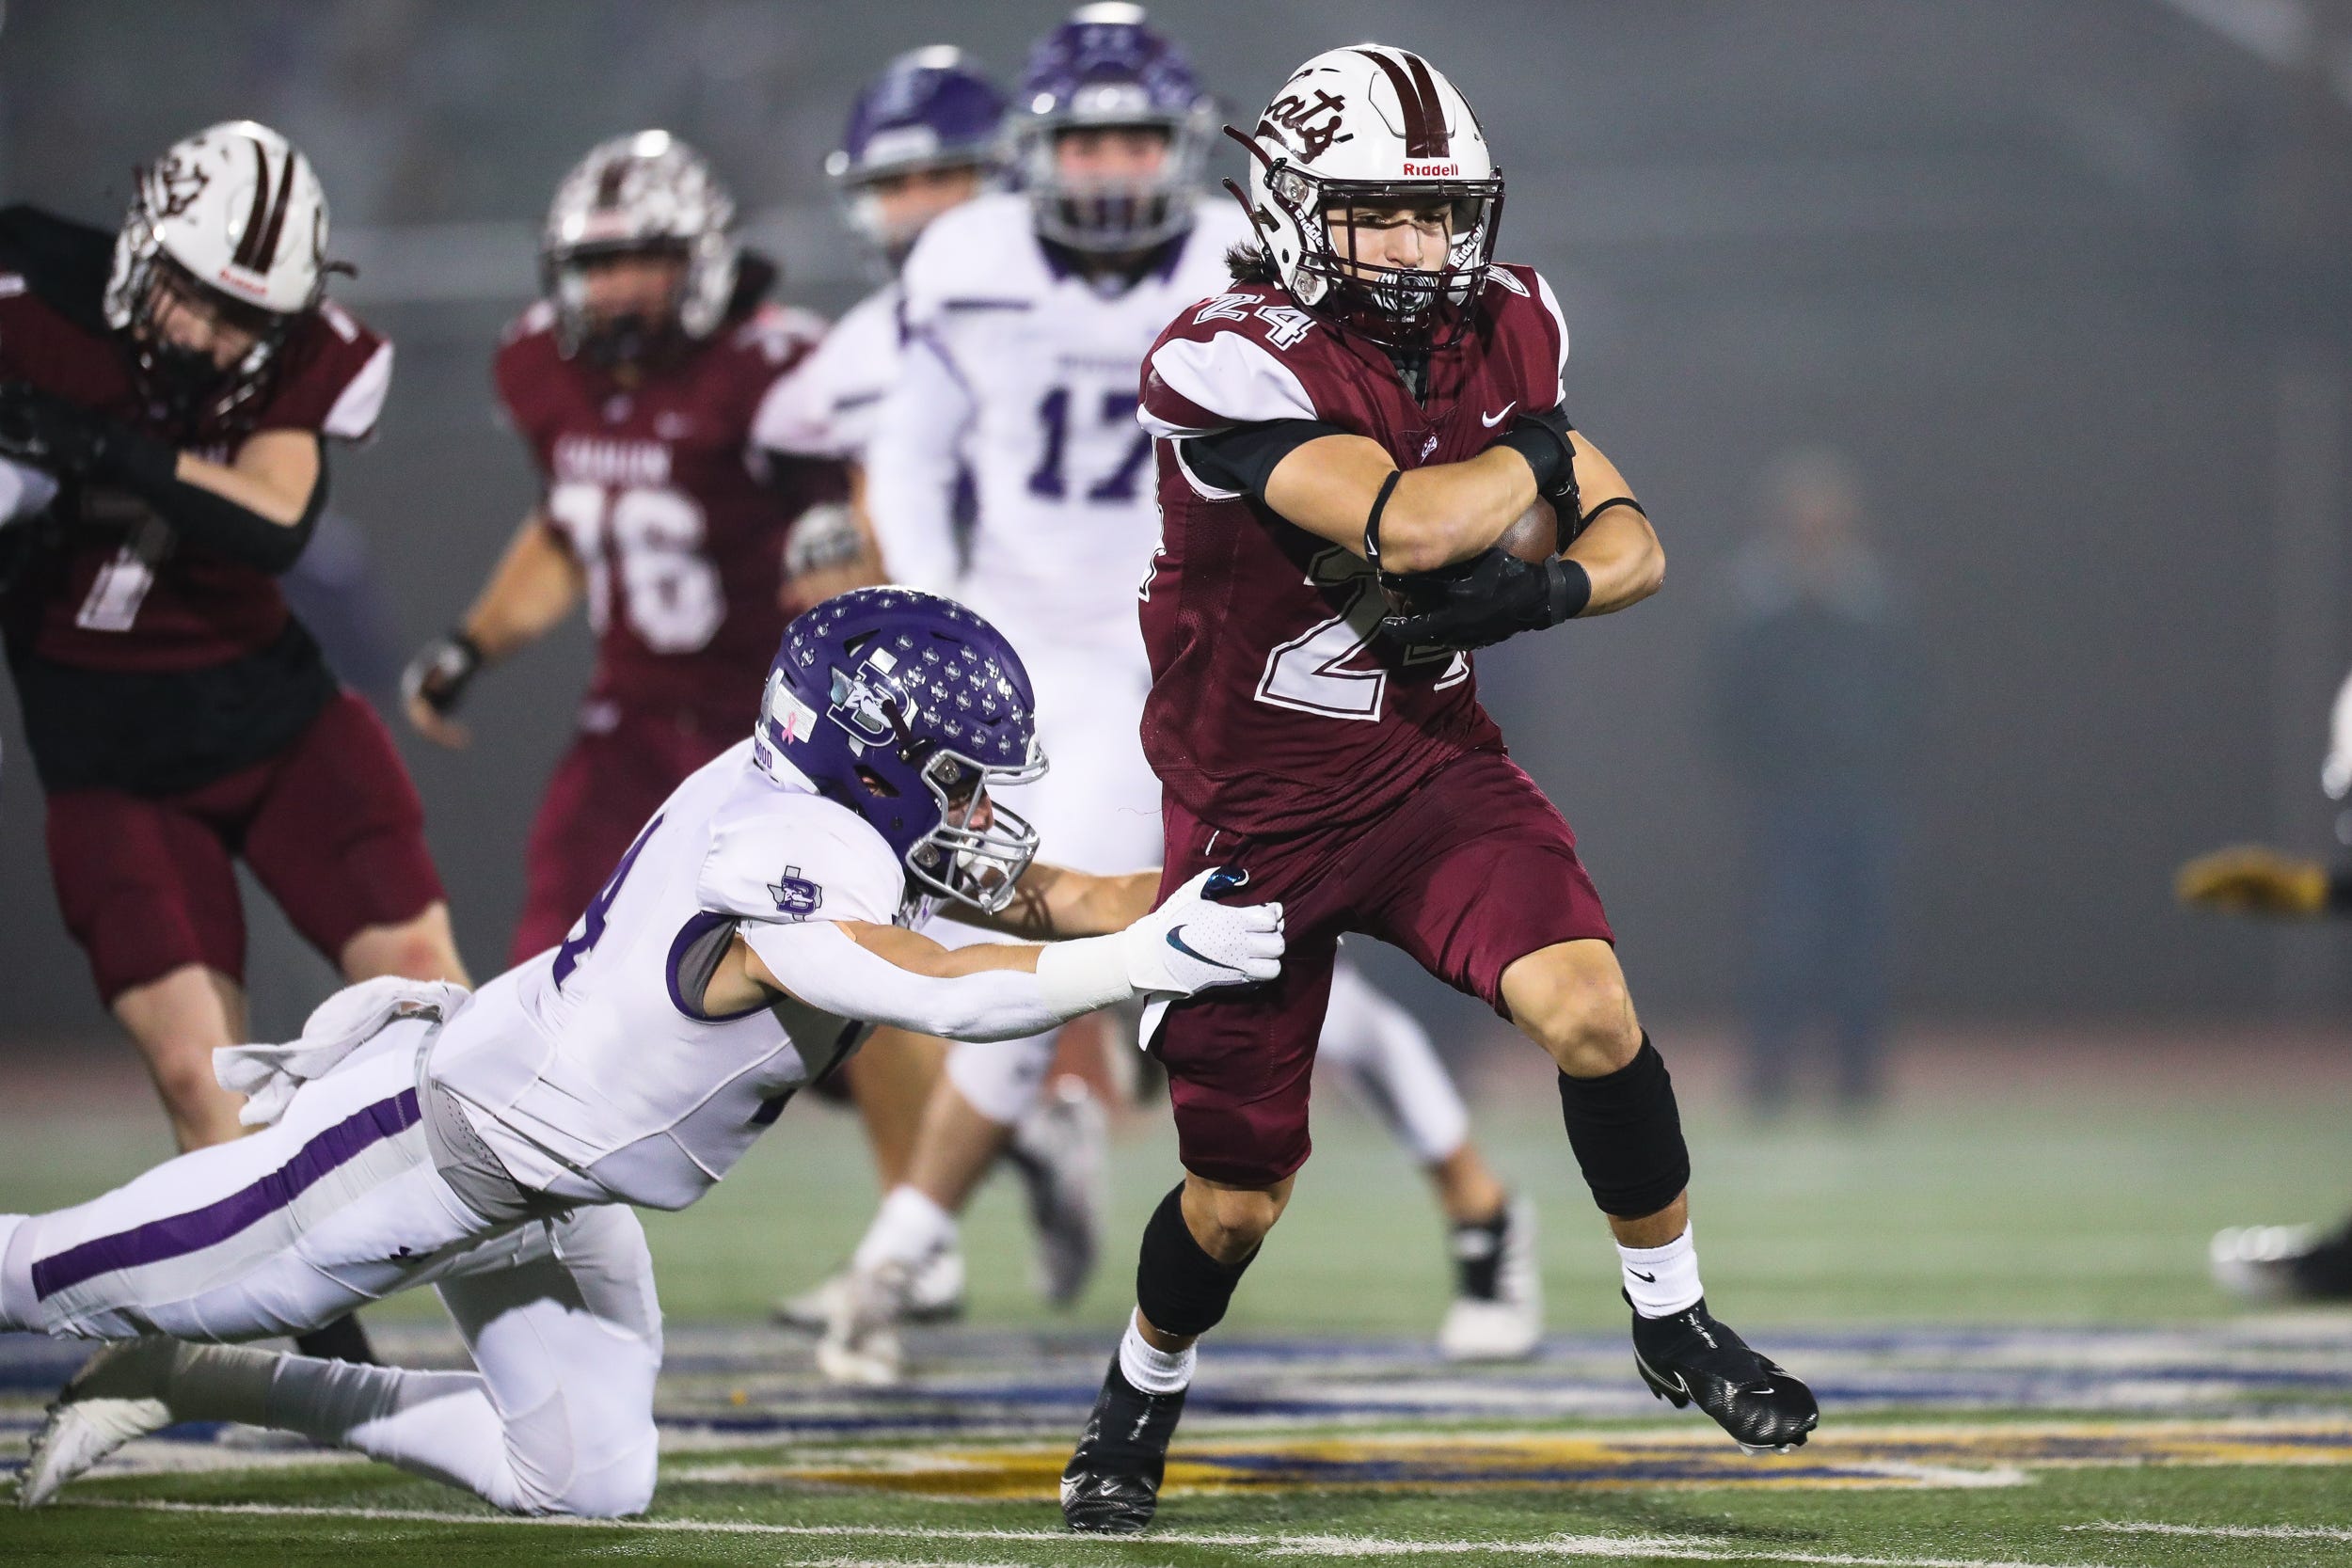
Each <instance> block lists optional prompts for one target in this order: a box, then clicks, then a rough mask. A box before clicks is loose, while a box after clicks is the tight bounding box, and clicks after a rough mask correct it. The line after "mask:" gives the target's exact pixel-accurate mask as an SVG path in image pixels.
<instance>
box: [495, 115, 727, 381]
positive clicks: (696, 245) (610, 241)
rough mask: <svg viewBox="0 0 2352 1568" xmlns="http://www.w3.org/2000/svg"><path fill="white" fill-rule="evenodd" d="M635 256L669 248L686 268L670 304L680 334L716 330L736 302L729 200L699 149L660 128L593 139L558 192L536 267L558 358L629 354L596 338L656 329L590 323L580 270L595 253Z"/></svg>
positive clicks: (623, 345)
mask: <svg viewBox="0 0 2352 1568" xmlns="http://www.w3.org/2000/svg"><path fill="white" fill-rule="evenodd" d="M637 251H667V252H670V253H672V254H675V255H676V256H677V257H678V258H679V259H680V260H681V261H684V262H685V270H684V272H683V273H682V274H681V275H680V277H679V282H678V290H677V295H676V297H675V299H674V300H672V302H671V309H672V313H673V315H674V317H675V325H676V327H677V329H678V330H679V331H681V332H683V333H684V334H685V335H686V337H687V338H689V339H702V338H707V337H708V336H710V334H711V333H712V332H713V331H715V330H717V328H718V326H719V324H720V323H721V322H722V321H723V320H724V319H725V318H726V313H727V306H728V304H729V302H730V301H732V300H733V299H734V297H735V286H736V275H737V268H738V266H739V262H740V260H741V252H740V250H739V246H738V245H737V242H736V237H735V198H733V197H732V196H729V195H728V194H727V188H726V186H725V185H723V184H722V183H720V181H719V176H718V175H717V174H716V173H715V172H713V171H712V169H711V167H710V165H709V164H708V163H707V162H706V161H705V160H704V158H703V155H702V154H701V153H699V152H697V151H695V150H693V149H692V148H691V147H689V146H687V145H686V144H685V143H684V142H682V141H680V140H678V139H677V137H675V136H674V135H670V133H669V132H667V131H638V132H634V133H631V134H630V135H625V136H614V137H613V138H612V139H611V140H610V141H604V142H599V143H597V144H596V146H595V147H594V148H592V149H590V150H589V152H588V155H587V156H586V157H585V158H582V159H581V160H580V162H579V163H577V164H575V165H574V166H572V170H571V172H570V173H569V174H566V175H565V176H564V182H563V183H562V184H560V185H558V186H557V187H556V190H555V200H554V201H553V202H552V203H550V204H549V205H548V221H547V226H546V228H545V229H543V230H541V231H540V236H539V269H540V275H541V276H540V281H541V283H542V285H543V286H544V287H545V288H546V290H547V293H548V298H549V299H550V300H552V301H553V302H554V304H555V309H556V318H557V332H558V337H559V341H561V342H562V344H563V346H564V352H565V353H566V354H571V353H574V352H577V351H578V350H579V349H580V348H581V347H582V346H584V345H586V346H596V347H598V348H599V349H600V350H601V351H602V352H605V353H608V354H611V355H612V356H616V357H621V358H628V357H630V356H631V354H632V352H634V350H633V349H632V348H631V346H630V345H628V344H627V343H625V342H620V341H610V342H602V343H598V342H596V340H597V339H598V337H599V335H601V336H603V337H605V338H608V339H628V338H633V337H636V336H639V335H641V334H644V333H647V332H655V333H658V332H659V331H660V325H659V324H651V323H638V324H625V325H622V326H620V327H618V328H615V327H613V326H612V324H603V325H599V324H595V323H592V322H591V321H590V320H589V315H588V288H587V279H586V275H585V272H584V270H583V269H584V268H585V267H586V266H587V265H589V264H592V263H593V262H594V261H596V258H598V257H600V256H613V255H620V254H627V253H629V252H637ZM637 346H639V347H642V346H643V345H637Z"/></svg>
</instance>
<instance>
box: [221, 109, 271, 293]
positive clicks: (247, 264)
mask: <svg viewBox="0 0 2352 1568" xmlns="http://www.w3.org/2000/svg"><path fill="white" fill-rule="evenodd" d="M246 142H247V143H248V144H250V145H251V147H252V149H253V162H254V164H255V165H256V166H257V167H258V168H259V169H260V173H259V174H258V175H257V176H256V178H255V179H254V182H253V210H252V211H251V212H249V213H247V214H246V216H245V236H244V237H243V238H242V239H240V240H238V241H237V253H236V254H235V255H234V256H232V257H230V261H234V262H235V263H236V264H237V265H238V266H241V267H244V268H246V270H247V271H250V272H259V271H261V270H262V266H261V263H260V261H257V260H256V258H258V257H259V256H260V255H261V253H262V231H263V230H267V229H268V228H269V152H268V150H266V149H264V148H263V147H262V144H261V143H260V142H259V141H256V140H254V138H253V137H251V136H247V137H246Z"/></svg>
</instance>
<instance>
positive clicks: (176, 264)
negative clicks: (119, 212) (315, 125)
mask: <svg viewBox="0 0 2352 1568" xmlns="http://www.w3.org/2000/svg"><path fill="white" fill-rule="evenodd" d="M330 270H332V269H330V268H329V266H328V264H327V261H326V192H325V191H324V190H322V189H321V188H320V187H319V177H318V175H317V173H316V172H315V171H314V170H313V169H312V168H311V167H310V159H308V158H306V157H304V156H303V155H302V154H301V153H300V152H299V151H297V150H295V149H294V145H293V144H292V143H291V142H289V141H287V140H286V138H285V137H283V136H281V135H278V133H277V132H275V131H273V130H271V129H270V128H269V127H268V126H266V125H262V124H260V123H258V122H257V121H254V120H250V119H231V120H225V121H223V122H222V123H220V124H218V125H212V126H207V127H206V128H205V129H203V130H201V131H199V132H198V133H197V134H196V135H192V136H189V137H187V138H185V139H184V140H182V141H177V142H174V143H173V144H172V145H171V146H170V147H169V148H167V150H165V152H164V155H163V156H162V157H160V158H158V159H156V160H155V161H154V162H153V163H151V164H149V165H147V166H144V167H142V168H140V169H139V170H138V171H137V174H136V177H135V182H134V186H133V190H132V194H131V205H130V210H129V211H128V212H127V213H125V214H123V219H122V228H121V230H120V231H119V233H118V234H117V235H116V236H115V253H114V271H113V274H112V276H111V277H108V279H107V281H106V294H105V312H106V322H107V325H110V326H112V327H114V328H115V329H116V330H117V331H126V332H129V333H130V334H131V335H132V338H133V340H134V342H135V350H136V353H137V355H138V357H139V363H140V368H141V370H142V372H145V375H146V378H147V380H148V382H149V386H148V390H149V392H150V393H151V395H152V396H155V397H157V398H158V399H159V400H161V401H164V402H167V403H169V404H174V405H176V406H178V407H179V408H180V409H181V410H182V411H183V412H187V413H197V412H209V413H211V414H212V415H214V416H216V417H225V416H229V415H230V414H232V413H233V412H234V411H235V410H236V409H238V408H239V407H243V406H249V405H251V404H253V403H254V402H255V401H256V400H257V398H258V395H259V393H260V391H261V389H262V387H263V386H264V385H265V383H266V382H267V380H268V377H269V375H270V373H271V372H272V371H273V370H274V368H275V361H276V358H277V355H278V347H279V345H280V344H281V342H282V341H283V340H284V338H285V335H286V333H287V332H288V331H290V330H291V329H292V328H293V326H294V323H295V322H296V321H298V320H299V319H300V318H301V317H302V316H304V315H305V314H307V313H308V312H310V310H312V309H316V307H317V305H318V303H319V300H320V297H321V296H322V294H323V293H325V287H326V274H327V273H328V271H330ZM191 284H192V285H194V286H195V290H196V293H197V294H198V296H199V297H200V298H202V299H203V300H205V301H206V302H207V303H209V305H210V306H211V307H212V309H213V310H214V312H215V314H216V315H218V316H221V317H223V318H225V319H227V320H229V321H230V322H231V323H233V324H234V325H236V326H237V327H239V328H240V329H241V330H243V331H245V332H246V333H248V334H250V335H251V337H252V338H253V340H254V344H253V347H252V349H251V350H250V351H249V352H248V353H247V354H246V356H245V357H244V358H243V359H242V360H240V361H239V362H238V363H237V364H236V365H234V366H231V367H230V369H228V370H227V371H225V372H223V371H220V370H218V369H217V368H216V367H214V366H213V365H212V364H211V362H210V360H209V359H206V358H205V357H203V356H189V355H187V354H185V353H182V352H178V351H175V350H174V349H173V348H172V347H171V345H169V344H167V343H165V342H163V341H161V340H160V338H159V336H158V335H157V334H156V333H155V332H153V331H152V330H151V320H152V316H153V312H154V311H156V310H157V309H159V308H160V307H161V304H162V302H163V298H164V294H165V293H166V292H167V291H176V292H178V293H183V294H184V293H187V290H188V286H189V285H191Z"/></svg>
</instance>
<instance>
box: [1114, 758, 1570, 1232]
mask: <svg viewBox="0 0 2352 1568" xmlns="http://www.w3.org/2000/svg"><path fill="white" fill-rule="evenodd" d="M1165 816H1166V819H1167V832H1168V865H1167V869H1166V871H1165V872H1164V873H1163V874H1162V879H1161V882H1160V895H1161V896H1162V897H1166V896H1167V895H1168V892H1169V891H1170V890H1172V889H1174V888H1177V887H1180V886H1182V885H1183V884H1184V882H1185V881H1187V880H1189V879H1191V878H1193V877H1195V876H1197V875H1198V874H1200V872H1201V871H1204V870H1206V869H1208V868H1209V867H1211V866H1216V865H1230V866H1239V867H1240V868H1242V869H1243V870H1245V871H1247V872H1248V874H1249V880H1248V885H1247V891H1245V892H1241V893H1237V894H1234V895H1232V897H1233V898H1234V899H1236V900H1243V899H1246V900H1248V901H1252V902H1256V901H1261V900H1276V899H1279V900H1280V902H1281V903H1282V905H1283V924H1284V927H1285V928H1286V930H1287V932H1288V938H1289V945H1288V949H1287V951H1286V953H1285V954H1284V957H1283V959H1282V973H1281V975H1280V977H1279V978H1278V979H1275V980H1273V981H1270V982H1268V983H1267V984H1265V985H1262V986H1249V987H1246V988H1240V989H1236V990H1212V991H1206V992H1203V993H1202V994H1201V995H1200V996H1197V997H1194V998H1192V999H1191V1000H1189V1001H1185V1002H1180V1003H1178V1004H1176V1005H1175V1006H1172V1007H1170V1008H1169V1009H1168V1014H1167V1017H1166V1019H1165V1021H1164V1022H1162V1023H1161V1025H1160V1028H1159V1031H1158V1033H1157V1035H1156V1036H1155V1037H1154V1038H1153V1040H1152V1054H1154V1055H1156V1056H1157V1057H1159V1058H1160V1060H1161V1061H1162V1062H1163V1063H1165V1064H1166V1066H1167V1068H1168V1093H1169V1098H1170V1099H1171V1101H1173V1102H1174V1105H1175V1111H1176V1134H1177V1151H1178V1155H1179V1157H1180V1158H1181V1159H1182V1160H1183V1161H1184V1168H1185V1169H1186V1170H1189V1171H1191V1172H1193V1173H1194V1174H1195V1175H1198V1176H1201V1177H1205V1178H1207V1179H1208V1180H1212V1181H1223V1182H1230V1183H1232V1184H1233V1185H1236V1186H1245V1187H1263V1186H1271V1185H1272V1184H1273V1183H1275V1182H1277V1181H1279V1180H1282V1178H1284V1177H1286V1176H1289V1175H1290V1174H1291V1173H1292V1172H1294V1171H1295V1170H1297V1169H1298V1167H1299V1166H1301V1165H1303V1164H1306V1163H1307V1155H1308V1153H1309V1151H1310V1149H1311V1147H1312V1145H1311V1140H1310V1139H1309V1137H1308V1132H1307V1101H1308V1087H1309V1085H1310V1083H1311V1080H1312V1078H1313V1074H1314V1060H1315V1040H1316V1037H1318V1036H1319V1035H1320V1034H1321V1033H1322V1029H1323V1011H1324V1006H1325V1004H1326V1003H1327V1001H1328V1000H1329V997H1330V993H1331V965H1332V961H1333V958H1334V957H1335V956H1336V954H1337V951H1338V946H1339V939H1340V936H1341V935H1342V933H1343V932H1349V931H1357V932H1361V933H1362V934H1363V935H1365V936H1369V937H1376V938H1378V939H1379V940H1380V941H1382V942H1390V943H1392V944H1394V945H1395V946H1397V947H1401V948H1403V949H1404V950H1405V951H1406V952H1407V953H1409V954H1411V955H1412V957H1413V958H1414V959H1415V960H1416V961H1417V962H1419V963H1420V964H1421V966H1422V968H1423V969H1426V970H1427V971H1429V973H1430V974H1434V975H1436V976H1437V977H1438V979H1440V980H1443V981H1444V982H1445V983H1446V984H1448V985H1450V986H1452V987H1454V989H1455V990H1461V991H1467V992H1469V993H1470V995H1472V996H1476V997H1478V998H1479V999H1481V1000H1482V1001H1484V1002H1486V1004H1487V1005H1488V1006H1491V1007H1493V1008H1494V1009H1495V1010H1496V1011H1497V1012H1499V1013H1503V1014H1504V1016H1506V1017H1507V1016H1509V1015H1508V1011H1507V1009H1505V1007H1504V1006H1503V1004H1502V972H1503V971H1504V970H1506V969H1508V968H1509V967H1510V966H1511V965H1512V964H1513V963H1514V962H1516V961H1517V960H1518V959H1519V958H1524V957H1526V956H1527V955H1528V954H1530V953H1533V952H1535V951H1537V950H1538V949H1541V948H1545V947H1549V946H1551V945H1553V944H1554V943H1557V942H1573V941H1576V940H1579V939H1581V938H1587V937H1591V938H1597V939H1599V940H1600V941H1603V942H1613V941H1614V940H1615V936H1614V933H1613V932H1612V931H1611V930H1610V928H1609V919H1608V916H1607V915H1606V914H1604V913H1603V912H1602V911H1601V905H1600V895H1599V893H1598V892H1597V891H1596V890H1595V888H1594V886H1593V879H1592V878H1591V877H1590V876H1589V875H1588V874H1587V873H1586V872H1585V869H1584V864H1583V863H1582V862H1581V860H1579V859H1578V858H1577V853H1576V835H1575V834H1574V833H1573V832H1570V831H1569V829H1568V824H1567V822H1566V820H1565V818H1564V817H1562V816H1561V815H1560V812H1559V809H1558V808H1557V807H1555V806H1554V805H1553V804H1552V803H1551V801H1550V800H1548V799H1546V798H1545V796H1544V793H1543V791H1541V790H1540V789H1538V788H1536V787H1535V783H1534V780H1532V779H1530V778H1529V777H1528V776H1527V775H1526V774H1525V773H1524V772H1522V771H1521V770H1520V769H1519V767H1518V764H1517V763H1514V762H1513V761H1511V759H1510V758H1509V757H1507V756H1505V755H1503V754H1502V752H1471V753H1470V754H1469V755H1467V756H1464V757H1461V758H1459V759H1457V760H1455V761H1454V762H1452V763H1450V764H1448V765H1447V766H1446V767H1444V768H1441V769H1439V770H1438V772H1437V773H1435V774H1433V775H1432V776H1431V777H1430V778H1429V779H1428V781H1427V782H1426V783H1424V784H1422V786H1421V787H1420V788H1419V789H1417V790H1415V791H1414V792H1413V793H1412V794H1411V795H1408V796H1406V798H1405V799H1404V800H1402V801H1400V802H1398V803H1397V804H1396V805H1395V806H1394V807H1392V808H1391V809H1390V810H1389V811H1387V812H1386V813H1384V814H1383V815H1381V816H1378V817H1376V818H1375V819H1374V820H1372V821H1370V822H1366V823H1359V824H1358V825H1356V826H1354V827H1350V828H1345V829H1335V830H1332V831H1330V832H1306V833H1299V834H1295V835H1292V836H1288V837H1284V838H1278V839H1256V840H1253V839H1250V838H1247V837H1243V836H1240V835H1236V834H1234V833H1232V832H1225V831H1222V830H1219V829H1216V828H1214V827H1212V826H1211V825H1209V824H1208V823H1205V822H1202V821H1200V819H1199V818H1197V817H1195V816H1192V815H1191V814H1190V813H1188V812H1186V811H1185V810H1184V808H1183V807H1182V806H1180V805H1179V804H1177V803H1176V801H1175V800H1172V799H1171V800H1168V803H1167V806H1166V808H1165Z"/></svg>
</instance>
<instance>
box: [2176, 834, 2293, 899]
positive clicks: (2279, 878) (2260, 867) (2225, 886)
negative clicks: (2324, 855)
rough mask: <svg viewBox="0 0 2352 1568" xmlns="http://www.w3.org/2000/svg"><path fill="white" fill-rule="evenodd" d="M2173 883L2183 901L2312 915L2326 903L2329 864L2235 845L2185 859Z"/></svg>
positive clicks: (2257, 846) (2254, 847) (2256, 847)
mask: <svg viewBox="0 0 2352 1568" xmlns="http://www.w3.org/2000/svg"><path fill="white" fill-rule="evenodd" d="M2172 888H2173V892H2174V893H2175V894H2177V895H2179V897H2180V900H2181V902H2182V903H2184V904H2187V905H2191V906H2193V907H2195V908H2198V909H2207V910H2215V911H2219V912H2221V913H2223V914H2283V915H2314V914H2318V913H2320V912H2321V911H2324V910H2325V909H2326V908H2327V907H2328V868H2327V867H2326V866H2323V865H2320V864H2318V863H2315V862H2312V861H2298V860H2290V859H2289V858H2287V857H2286V856H2284V855H2281V854H2280V853H2279V852H2278V851H2276V850H2274V849H2265V848H2264V847H2262V846H2260V845H2258V844H2237V845H2232V846H2231V847H2229V848H2227V849H2216V850H2215V851H2214V852H2213V853H2211V854H2209V855H2200V856H2198V857H2197V858H2196V859H2195V860H2192V861H2189V862H2188V863H2185V864H2184V865H2183V866H2182V867H2181V869H2180V872H2179V874H2178V875H2177V876H2175V877H2174V878H2173V879H2172Z"/></svg>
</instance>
